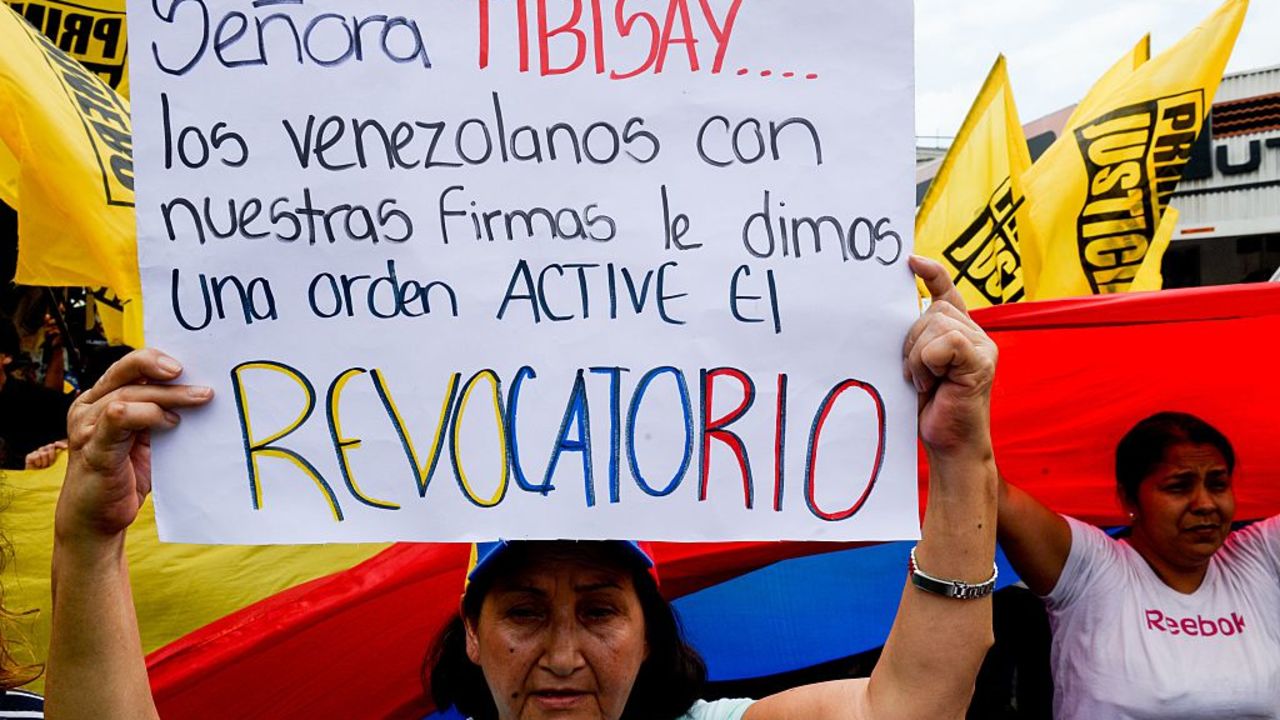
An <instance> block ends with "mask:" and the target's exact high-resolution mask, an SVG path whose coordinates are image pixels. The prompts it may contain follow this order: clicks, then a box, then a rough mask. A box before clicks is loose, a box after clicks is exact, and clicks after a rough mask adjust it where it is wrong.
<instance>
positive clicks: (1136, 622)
mask: <svg viewBox="0 0 1280 720" xmlns="http://www.w3.org/2000/svg"><path fill="white" fill-rule="evenodd" d="M911 266H912V269H913V271H914V272H915V273H916V274H917V275H918V276H919V277H920V278H921V280H922V281H923V282H924V284H925V285H926V286H927V287H928V289H929V291H930V293H931V294H932V296H933V297H932V302H931V303H930V305H929V307H928V309H927V310H926V311H925V312H924V313H923V314H922V316H921V317H920V319H919V320H918V321H917V322H916V323H915V324H914V326H913V327H912V328H911V329H910V331H909V333H908V335H907V337H906V339H905V342H904V346H903V364H904V368H903V369H904V375H905V376H906V377H907V378H908V379H909V380H910V381H911V382H912V383H913V384H914V385H915V387H916V388H917V389H918V390H919V394H920V405H919V431H920V439H921V442H922V444H923V447H924V449H925V451H926V453H927V455H928V459H929V468H930V478H929V493H928V503H927V507H926V511H925V515H924V520H923V528H922V539H921V541H920V543H919V544H918V546H917V547H916V548H915V550H914V551H913V552H912V554H911V563H910V567H909V568H907V569H905V572H904V575H905V576H906V581H905V583H904V587H903V591H902V595H901V599H900V603H899V606H898V611H897V615H896V618H895V620H894V623H893V626H892V630H891V632H890V634H889V637H888V639H887V641H886V644H885V647H884V650H883V653H882V655H881V657H880V660H879V662H878V664H877V665H876V667H875V668H874V670H873V671H872V673H871V675H870V677H869V678H867V679H859V680H841V681H836V682H828V683H820V684H812V685H805V686H801V687H796V688H793V689H791V690H788V691H786V692H782V693H779V694H776V695H772V696H769V697H764V698H759V699H733V698H730V699H718V700H717V699H707V698H706V697H705V695H706V692H705V682H706V668H705V665H704V664H703V662H702V660H701V658H700V657H699V655H698V653H697V650H696V648H694V647H691V646H690V645H689V643H688V642H687V641H686V640H685V638H684V637H683V635H682V633H681V629H680V624H679V621H678V618H677V617H676V615H675V612H674V610H673V609H672V607H671V605H670V604H669V603H668V602H667V601H666V600H665V599H664V598H663V596H662V594H661V592H660V587H661V582H662V568H661V567H660V566H655V564H654V561H653V556H652V554H651V553H649V552H648V550H647V548H646V546H645V544H644V543H637V542H629V541H622V540H618V541H610V542H573V541H557V542H495V543H480V544H477V546H476V547H475V552H474V553H473V564H472V567H471V568H470V569H469V571H468V574H467V581H466V584H465V585H464V587H461V588H459V589H458V590H459V593H460V594H461V601H460V604H459V612H458V614H457V617H456V618H455V619H454V620H453V622H451V623H450V624H449V625H448V626H447V627H446V628H445V629H444V630H443V631H442V633H441V634H440V636H439V637H438V638H437V639H436V642H435V644H434V645H433V646H432V647H430V648H424V649H423V652H424V655H425V656H426V657H427V658H428V663H427V670H426V672H427V675H428V682H427V683H426V685H427V686H429V688H430V692H431V693H432V695H433V698H434V701H435V704H436V705H437V706H438V707H442V708H443V707H454V708H456V709H457V710H458V711H459V712H461V713H462V714H463V715H464V716H466V717H471V718H475V719H476V720H511V719H513V718H551V717H555V718H607V719H608V720H618V719H619V718H622V719H626V720H632V719H634V720H774V719H781V718H848V719H850V720H852V719H854V718H875V719H877V720H883V719H885V718H958V717H964V716H965V712H966V709H967V708H968V706H969V701H970V697H971V695H972V693H973V689H974V682H975V678H976V677H977V675H978V671H979V668H980V666H981V664H982V662H983V658H984V656H985V655H986V653H987V651H988V649H989V648H990V647H991V645H992V639H993V638H992V619H991V592H992V589H993V587H994V585H995V574H996V573H995V565H994V553H995V548H996V542H997V537H998V540H999V543H1000V544H1001V546H1002V547H1003V548H1004V550H1005V551H1006V553H1007V555H1008V557H1009V559H1010V561H1011V562H1012V564H1013V566H1014V568H1015V569H1016V570H1017V571H1018V573H1019V575H1020V576H1021V578H1022V579H1023V581H1024V582H1025V583H1026V585H1027V587H1029V588H1030V590H1032V591H1033V592H1035V593H1036V594H1038V595H1040V596H1042V597H1043V599H1044V603H1045V605H1046V607H1047V609H1048V612H1049V617H1050V621H1051V624H1052V628H1053V645H1052V656H1051V662H1052V666H1053V677H1054V683H1055V697H1054V715H1055V717H1059V718H1099V719H1105V718H1171V717H1177V718H1224V717H1233V718H1245V717H1247V718H1280V628H1278V627H1277V626H1276V623H1275V619H1276V618H1277V617H1280V518H1272V519H1270V520H1266V521H1263V522H1259V523H1256V524H1253V525H1251V526H1248V527H1245V528H1243V529H1236V528H1235V527H1234V524H1233V523H1234V519H1235V495H1234V487H1233V484H1232V479H1233V475H1234V472H1235V467H1236V461H1237V458H1236V453H1235V449H1234V448H1233V447H1232V444H1231V442H1230V440H1229V439H1228V438H1226V437H1225V436H1224V435H1223V434H1222V433H1221V432H1219V431H1218V430H1216V429H1215V428H1214V427H1213V426H1212V425H1211V424H1210V423H1209V422H1207V421H1206V420H1204V419H1201V418H1197V417H1194V416H1191V415H1187V414H1183V413H1178V412H1161V413H1158V414H1156V415H1153V416H1151V417H1148V418H1145V419H1138V418H1135V420H1136V421H1137V422H1136V424H1134V425H1133V427H1132V429H1131V430H1130V431H1129V432H1128V433H1127V434H1126V435H1125V436H1124V437H1123V438H1120V439H1119V441H1118V444H1117V449H1116V465H1115V475H1116V478H1115V479H1116V486H1117V495H1118V498H1119V501H1120V503H1121V504H1122V506H1123V507H1124V509H1125V511H1126V512H1127V513H1128V515H1129V517H1130V519H1131V526H1130V528H1128V531H1127V533H1126V534H1125V535H1124V537H1122V538H1119V539H1117V538H1115V537H1112V536H1111V535H1108V534H1107V533H1106V532H1104V531H1102V530H1100V529H1098V528H1095V527H1093V526H1091V525H1088V524H1085V523H1082V522H1079V521H1077V520H1074V519H1072V518H1068V517H1063V516H1061V515H1058V514H1056V513H1054V512H1053V511H1051V510H1049V509H1048V508H1046V507H1044V506H1043V505H1041V504H1040V503H1039V502H1037V501H1036V500H1035V499H1034V498H1032V497H1031V496H1030V495H1028V494H1027V493H1025V492H1023V491H1022V490H1019V489H1018V487H1017V484H1016V483H1017V478H1010V480H1011V481H1012V482H1009V481H1006V480H1005V479H1003V478H1001V477H1000V476H999V473H998V471H997V462H996V461H997V459H996V457H995V454H994V450H993V445H992V439H991V431H990V398H991V392H990V391H991V383H992V379H993V377H994V373H995V366H996V356H997V350H996V347H995V345H994V343H993V342H992V341H991V340H990V338H988V337H987V335H986V334H985V333H984V332H983V331H982V329H981V328H979V327H978V326H977V325H976V324H975V323H974V322H973V321H972V320H971V319H970V318H969V316H968V314H967V312H966V310H965V307H964V302H963V300H962V299H961V298H960V296H959V294H958V293H957V292H956V290H955V288H954V286H953V285H952V283H951V280H950V278H949V277H948V275H947V274H946V272H945V270H944V269H943V268H942V266H940V265H938V264H937V263H935V262H932V261H929V260H925V259H922V258H912V260H911ZM6 347H9V346H8V345H6ZM4 357H5V358H6V361H7V358H8V357H10V356H9V354H8V353H7V352H6V354H5V355H4ZM181 374H182V367H181V364H180V362H179V361H178V360H176V359H174V358H171V357H169V356H167V355H165V354H163V353H162V352H160V351H158V350H155V349H147V350H140V351H136V352H133V353H131V354H129V355H128V356H126V357H124V358H123V359H122V360H120V361H119V362H117V363H115V364H114V365H113V366H112V367H111V368H110V369H109V370H108V371H107V372H106V373H105V375H104V376H103V377H102V378H101V380H99V381H98V382H97V383H96V384H95V385H93V387H91V388H89V389H87V390H86V391H84V392H83V393H81V394H80V395H79V396H78V397H76V398H75V400H74V402H73V403H72V404H71V407H70V413H69V415H67V424H66V426H65V428H66V433H67V435H66V439H65V444H66V449H67V451H68V453H69V457H68V463H67V473H66V480H65V483H64V486H63V489H62V494H61V498H60V500H59V503H58V507H57V511H56V519H55V545H54V564H53V569H52V583H53V591H54V604H53V632H52V637H51V642H50V647H49V656H48V661H47V665H46V666H45V677H46V685H45V688H46V693H47V696H46V702H47V706H46V712H47V713H48V716H49V717H53V718H145V717H155V716H156V708H155V704H154V702H153V700H152V697H151V693H150V689H149V686H148V681H147V671H146V666H145V663H144V661H143V653H142V648H141V644H140V641H139V636H138V627H137V615H136V613H135V611H134V606H133V600H132V595H131V590H130V586H129V576H128V569H127V564H126V559H125V554H124V539H125V535H126V533H127V531H128V528H129V526H130V525H131V523H132V522H133V521H134V519H135V518H136V516H137V513H138V511H139V509H140V507H141V505H142V503H143V502H144V501H145V499H146V497H147V494H148V493H149V490H150V483H151V478H150V462H149V452H150V444H149V443H150V439H149V438H150V433H151V432H155V431H170V430H173V429H174V428H176V427H177V426H178V425H179V423H180V421H181V415H180V412H181V411H182V410H184V409H187V408H192V407H196V406H199V405H203V404H205V403H207V402H209V401H210V400H211V399H212V397H213V390H212V389H211V388H205V387H196V386H189V385H185V384H182V382H181ZM4 382H5V384H4V385H3V386H0V392H2V393H9V392H10V391H11V390H12V389H14V388H18V390H17V392H35V391H36V390H40V388H38V387H35V386H31V387H28V385H30V383H26V384H25V385H19V384H18V383H23V382H24V381H21V380H16V379H14V378H9V379H8V380H6V381H4ZM0 396H2V395H0ZM179 432H180V430H179ZM11 442H13V443H14V444H12V445H11V447H13V448H15V451H16V452H22V451H24V450H25V451H26V452H27V455H28V456H29V455H30V453H31V451H32V450H33V449H34V450H36V451H37V452H39V451H38V448H39V447H40V446H42V444H46V443H48V442H50V440H49V439H48V438H47V437H46V436H43V435H42V436H38V437H36V436H32V437H30V438H27V439H23V440H21V441H20V442H17V441H11ZM24 459H25V458H24ZM29 676H30V672H24V669H23V668H19V667H15V666H14V665H13V663H12V662H11V661H8V657H7V656H6V655H5V654H3V653H0V688H4V689H5V692H6V694H5V695H4V696H3V698H0V718H6V717H27V718H29V717H38V715H37V714H36V713H38V712H39V710H38V709H33V705H32V704H33V703H37V702H38V699H36V698H34V696H32V695H30V694H28V693H21V692H19V691H15V690H14V688H16V687H17V686H18V685H20V684H21V683H22V682H24V681H26V680H29V679H30V677H29ZM19 708H21V709H19ZM6 713H8V714H6ZM18 713H27V714H18Z"/></svg>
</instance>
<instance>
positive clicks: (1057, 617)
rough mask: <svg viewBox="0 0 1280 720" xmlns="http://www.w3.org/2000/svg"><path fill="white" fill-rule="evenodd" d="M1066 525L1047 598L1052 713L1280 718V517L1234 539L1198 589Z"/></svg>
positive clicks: (1091, 531) (1086, 719)
mask: <svg viewBox="0 0 1280 720" xmlns="http://www.w3.org/2000/svg"><path fill="white" fill-rule="evenodd" d="M1067 522H1068V524H1069V525H1070V526H1071V553H1070V555H1069V556H1068V557H1067V563H1066V565H1065V566H1064V567H1063V569H1062V576H1061V577H1060V578H1059V579H1058V584H1057V586H1056V587H1054V589H1053V591H1052V592H1051V593H1049V595H1048V596H1047V597H1046V598H1045V601H1046V605H1047V606H1048V609H1049V622H1050V624H1051V625H1052V627H1053V653H1052V662H1053V676H1054V683H1055V686H1056V687H1055V691H1054V697H1053V714H1054V717H1055V718H1058V720H1064V719H1074V718H1079V719H1080V720H1109V719H1110V718H1123V719H1133V720H1138V719H1140V718H1141V719H1145V718H1152V719H1153V720H1154V719H1157V718H1158V719H1159V720H1193V719H1197V718H1206V719H1207V718H1213V719H1215V720H1217V719H1219V718H1280V516H1277V517H1273V518H1271V519H1270V520H1267V521H1264V522H1260V523H1255V524H1254V525H1251V526H1249V527H1247V528H1244V529H1243V530H1239V531H1237V532H1234V533H1232V534H1231V535H1229V536H1228V537H1227V541H1226V543H1225V544H1224V545H1223V546H1222V548H1221V549H1220V550H1219V551H1218V552H1217V553H1216V554H1215V555H1214V556H1213V559H1212V560H1211V561H1210V563H1209V569H1208V572H1207V573H1206V574H1205V577H1204V582H1203V583H1202V584H1201V586H1200V588H1199V589H1197V590H1196V591H1195V592H1194V593H1192V594H1190V595H1184V594H1182V593H1179V592H1178V591H1176V590H1174V589H1173V588H1170V587H1169V586H1168V585H1165V584H1164V582H1163V581H1161V580H1160V578H1159V577H1158V576H1156V574H1155V572H1154V571H1153V570H1152V569H1151V567H1150V566H1149V565H1147V563H1146V561H1145V560H1143V559H1142V556H1140V555H1139V554H1138V552H1137V551H1136V550H1134V549H1133V548H1132V547H1130V545H1129V544H1128V543H1126V542H1118V541H1116V540H1112V539H1111V538H1110V537H1108V536H1107V534H1106V533H1104V532H1102V531H1101V530H1099V529H1097V528H1095V527H1093V526H1092V525H1088V524H1085V523H1082V522H1080V521H1078V520H1074V519H1072V518H1067Z"/></svg>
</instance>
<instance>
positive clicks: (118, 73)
mask: <svg viewBox="0 0 1280 720" xmlns="http://www.w3.org/2000/svg"><path fill="white" fill-rule="evenodd" d="M3 2H4V3H5V4H6V5H8V6H9V7H11V8H13V11H14V12H16V13H18V14H19V15H21V16H23V17H24V18H26V19H27V22H29V23H31V25H32V26H34V27H35V28H36V29H38V30H40V31H41V32H43V33H44V34H45V37H48V38H49V39H50V40H51V41H52V42H53V43H54V44H55V45H57V46H58V47H59V48H61V49H62V51H63V52H65V53H67V54H68V55H70V56H71V57H73V58H75V59H76V60H79V61H80V64H82V65H84V66H85V67H86V68H88V69H89V70H90V71H92V72H95V73H97V74H98V76H99V77H101V78H102V79H103V81H104V82H106V83H107V84H108V85H110V86H111V87H112V88H114V89H115V91H116V92H117V93H119V94H120V95H121V96H123V97H129V44H128V39H127V38H126V27H127V25H128V23H126V22H125V12H124V0H76V1H75V2H64V1H63V0H3ZM0 201H3V202H4V203H5V204H6V205H8V206H9V207H11V208H14V209H17V207H18V161H17V159H16V158H15V157H13V153H11V152H9V149H8V148H7V147H6V146H4V145H3V144H2V143H0Z"/></svg>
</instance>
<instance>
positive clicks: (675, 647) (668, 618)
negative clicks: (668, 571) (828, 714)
mask: <svg viewBox="0 0 1280 720" xmlns="http://www.w3.org/2000/svg"><path fill="white" fill-rule="evenodd" d="M583 544H584V545H591V546H596V547H599V548H601V549H602V551H603V552H606V553H609V555H610V556H611V557H613V558H614V559H616V562H617V563H618V564H619V565H621V566H624V567H630V568H632V573H631V577H632V581H633V583H634V584H635V588H636V594H637V595H638V596H639V598H640V607H641V609H642V610H643V612H644V621H645V634H646V638H645V639H646V640H647V641H648V644H649V655H648V657H647V658H645V661H644V663H643V664H641V666H640V674H639V676H638V677H637V678H636V682H635V685H634V686H632V688H631V696H630V697H629V698H628V699H627V706H626V708H625V709H624V710H623V713H622V720H675V718H678V717H680V716H681V715H684V714H685V713H686V712H688V710H689V707H690V706H691V705H693V703H694V701H695V700H697V699H698V697H699V693H700V692H701V690H702V686H703V684H704V683H705V682H706V679H707V666H706V664H705V663H704V662H703V661H702V657H701V656H700V655H698V652H697V651H696V650H694V649H693V647H692V646H690V645H689V643H688V642H686V641H685V638H684V631H683V629H682V628H681V626H680V619H679V617H677V616H676V612H675V609H674V608H672V607H671V604H670V603H668V602H667V600H666V598H664V597H662V594H661V593H660V592H659V591H658V585H657V583H656V582H655V581H654V579H653V576H651V575H650V574H649V573H648V571H647V570H645V569H644V568H641V567H639V566H638V565H637V563H636V562H635V560H634V559H632V558H630V557H628V556H626V555H625V554H624V552H625V551H622V550H619V549H617V548H616V546H614V545H612V544H610V543H583ZM527 557H528V552H527V546H522V545H512V547H511V548H510V549H509V550H508V551H507V552H506V553H505V554H504V555H503V556H502V557H500V558H498V559H497V562H496V563H495V564H494V566H493V567H492V568H491V569H488V571H487V572H485V573H484V575H483V576H481V577H477V578H473V579H472V580H471V583H470V584H469V585H468V586H467V591H466V594H465V595H464V596H463V599H462V612H463V613H464V614H465V615H466V616H467V618H468V619H469V620H470V621H471V622H473V623H474V622H476V621H477V619H478V618H479V617H480V606H481V605H482V604H483V603H484V597H485V595H487V594H488V593H489V590H490V589H491V588H492V587H493V581H494V578H496V577H500V576H502V575H505V574H507V573H509V572H512V571H513V570H514V569H515V568H516V567H518V566H519V565H520V564H522V563H523V562H524V560H525V559H526V558H527ZM423 675H424V677H423V680H424V681H427V682H428V683H429V686H430V691H431V696H432V698H433V699H434V700H435V704H436V707H437V708H440V709H445V708H449V707H454V708H456V709H457V710H458V712H460V713H462V715H463V716H465V717H469V718H472V719H473V720H497V718H498V709H497V707H496V706H495V705H494V703H493V695H492V694H491V693H490V691H489V686H488V684H487V683H486V682H485V679H484V673H483V672H482V671H481V670H480V667H479V666H478V665H476V664H474V663H472V662H471V660H470V658H468V657H467V634H466V627H465V626H464V625H463V621H462V617H461V616H459V617H455V618H453V620H451V621H450V622H449V624H448V625H446V626H445V628H444V630H442V631H441V632H440V634H439V635H438V636H437V637H436V640H435V643H434V645H433V646H432V648H431V651H430V652H429V653H428V655H427V658H426V662H425V663H424V665H423Z"/></svg>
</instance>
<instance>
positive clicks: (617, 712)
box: [466, 548, 649, 720]
mask: <svg viewBox="0 0 1280 720" xmlns="http://www.w3.org/2000/svg"><path fill="white" fill-rule="evenodd" d="M466 625H467V657H469V658H470V659H471V662H473V663H476V664H477V665H479V666H480V669H481V670H482V671H483V672H484V677H485V681H486V682H487V683H488V685H489V691H490V692H492V693H493V700H494V704H495V705H497V707H498V714H499V717H500V718H502V720H516V719H520V720H532V719H534V718H558V719H561V718H562V719H566V720H567V719H569V718H584V719H585V718H591V719H592V720H599V719H602V718H603V719H605V720H617V718H619V717H621V715H622V711H623V709H624V708H625V707H626V705H627V698H628V697H629V696H630V695H631V687H632V685H634V684H635V680H636V676H637V675H639V673H640V665H641V663H643V662H644V660H645V657H646V656H647V655H648V652H649V650H648V643H647V642H646V640H645V622H644V612H643V609H642V607H641V605H640V598H639V596H638V595H637V594H636V589H635V585H634V583H633V581H632V579H631V574H630V572H628V571H627V570H626V569H624V568H619V567H610V566H609V565H608V564H607V563H606V562H605V561H604V560H603V559H601V558H598V557H594V556H593V555H592V554H591V553H584V552H581V551H575V549H573V548H565V549H552V548H549V549H548V550H547V551H546V552H541V551H532V552H531V553H530V559H529V561H528V562H526V563H525V564H524V566H523V567H522V568H521V569H520V570H519V571H517V572H515V573H508V574H507V576H506V577H501V578H498V579H497V580H496V581H495V582H494V584H493V588H492V589H491V590H490V591H489V593H488V594H487V595H486V596H485V598H484V602H483V604H482V605H481V608H480V616H479V618H477V619H476V621H474V622H472V621H471V620H468V621H467V623H466Z"/></svg>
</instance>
